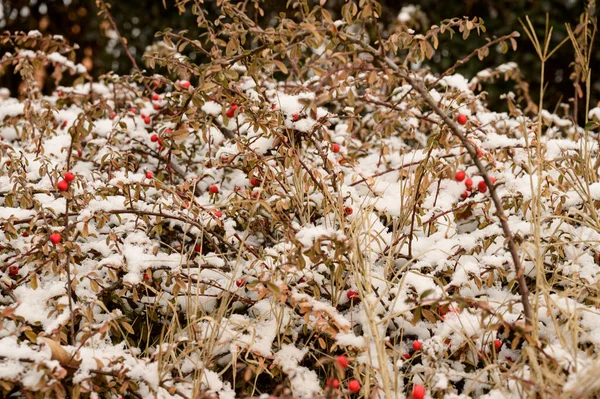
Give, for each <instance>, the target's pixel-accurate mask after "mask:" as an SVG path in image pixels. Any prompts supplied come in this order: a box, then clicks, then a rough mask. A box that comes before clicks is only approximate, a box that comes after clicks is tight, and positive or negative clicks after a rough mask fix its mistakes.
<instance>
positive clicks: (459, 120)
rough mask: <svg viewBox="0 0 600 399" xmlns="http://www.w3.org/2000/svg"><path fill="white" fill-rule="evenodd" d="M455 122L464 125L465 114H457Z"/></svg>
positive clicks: (465, 121)
mask: <svg viewBox="0 0 600 399" xmlns="http://www.w3.org/2000/svg"><path fill="white" fill-rule="evenodd" d="M456 121H457V122H458V123H460V124H461V125H466V124H467V116H466V115H465V114H458V117H457V118H456Z"/></svg>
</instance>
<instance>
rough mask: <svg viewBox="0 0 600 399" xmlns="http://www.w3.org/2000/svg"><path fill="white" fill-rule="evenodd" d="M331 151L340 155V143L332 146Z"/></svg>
mask: <svg viewBox="0 0 600 399" xmlns="http://www.w3.org/2000/svg"><path fill="white" fill-rule="evenodd" d="M331 151H333V152H335V153H338V152H340V145H339V144H338V143H334V144H333V145H332V146H331Z"/></svg>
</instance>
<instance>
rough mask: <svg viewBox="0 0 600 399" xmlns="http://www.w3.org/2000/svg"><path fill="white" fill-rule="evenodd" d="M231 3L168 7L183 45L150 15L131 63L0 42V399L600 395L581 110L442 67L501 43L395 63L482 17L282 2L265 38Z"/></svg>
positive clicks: (40, 42) (515, 76) (24, 37)
mask: <svg viewBox="0 0 600 399" xmlns="http://www.w3.org/2000/svg"><path fill="white" fill-rule="evenodd" d="M181 3H185V2H181ZM248 3H249V2H243V3H240V4H237V3H236V4H234V3H231V2H229V1H225V0H223V1H221V2H220V7H221V15H220V16H219V17H218V18H216V19H214V20H207V19H206V18H205V14H204V12H203V10H202V7H200V4H199V3H194V4H192V5H189V4H188V5H185V4H180V7H186V6H188V7H189V9H190V10H191V12H193V13H194V14H195V15H196V16H197V21H198V24H199V26H200V27H201V29H202V30H203V34H202V36H201V38H200V39H196V38H189V37H186V34H185V32H178V33H175V32H173V31H170V30H166V31H163V32H160V33H159V35H160V37H161V38H162V40H163V41H162V44H161V45H156V46H154V47H153V48H151V49H149V50H148V52H147V53H146V57H145V59H146V63H147V67H148V68H149V71H148V70H144V71H142V70H139V69H138V70H136V71H134V72H133V73H132V74H131V75H129V76H118V75H115V74H112V73H109V74H106V75H103V76H101V77H100V78H99V79H98V80H92V79H91V78H90V77H89V76H88V75H87V73H86V71H85V68H83V67H81V65H78V64H77V63H76V62H74V60H73V59H72V58H73V57H72V52H73V49H74V48H73V47H72V45H70V44H68V43H65V42H64V40H62V39H61V38H60V37H45V36H42V35H40V34H39V33H37V32H29V33H23V32H16V33H5V34H3V35H2V36H1V37H0V41H1V42H2V44H3V45H4V46H11V47H12V48H13V51H12V52H11V53H7V54H5V55H4V56H3V57H2V65H3V66H8V65H10V66H14V67H15V70H16V71H17V73H19V74H20V75H21V76H22V77H23V80H24V82H26V83H27V84H26V88H25V90H24V92H23V96H22V97H21V98H14V97H11V96H10V93H8V92H7V91H6V90H4V91H2V92H1V93H0V94H1V95H2V96H1V99H0V137H1V140H2V141H0V149H1V151H0V157H1V158H0V223H2V226H3V232H2V233H0V238H1V241H0V243H1V244H2V247H1V249H0V260H1V265H0V293H1V296H0V300H1V304H0V310H1V311H2V319H1V320H0V325H1V326H2V329H1V332H0V359H1V360H2V361H1V363H0V390H1V391H2V393H3V395H5V396H10V395H13V394H14V395H18V394H19V393H20V395H22V396H25V397H32V398H35V397H39V398H41V397H57V398H63V397H73V398H78V397H91V398H94V397H111V398H118V397H136V398H146V397H160V398H167V397H173V398H196V397H213V396H214V397H220V398H233V397H236V396H258V395H261V394H269V395H275V396H289V395H293V396H296V397H306V398H310V397H315V396H322V395H326V396H328V397H333V396H351V395H354V396H357V395H358V396H361V397H372V396H376V397H390V398H391V397H405V396H408V395H410V394H411V392H413V390H414V395H415V397H417V395H419V393H420V390H421V389H423V388H424V389H425V390H426V391H427V393H428V394H429V395H431V397H440V398H441V397H444V398H455V397H470V396H473V397H475V396H477V397H479V396H483V395H489V396H488V397H494V395H508V394H509V393H510V392H518V393H519V394H522V395H534V394H537V395H539V396H541V397H554V396H560V395H564V396H572V397H575V396H577V395H589V394H593V393H595V392H597V390H598V384H597V381H596V379H595V377H594V365H596V364H597V362H598V351H597V350H596V348H597V345H598V344H600V340H599V339H598V337H597V334H596V333H595V332H594V329H595V327H596V326H597V325H598V312H597V310H596V309H597V298H598V278H597V268H598V261H599V256H598V252H599V250H598V244H599V237H600V234H599V232H600V221H599V219H598V213H597V209H596V208H597V201H598V200H600V182H598V175H597V168H598V142H597V133H596V132H595V131H594V130H595V129H596V128H597V126H596V125H595V122H594V120H595V119H594V118H596V117H600V112H599V110H598V109H592V110H590V112H589V115H590V118H591V119H592V121H591V122H590V123H589V124H588V125H586V128H585V129H584V128H581V127H578V126H577V125H576V124H574V123H573V122H572V121H571V120H570V119H569V117H568V115H561V114H560V113H550V112H548V111H546V110H544V107H543V100H542V102H541V103H540V104H533V103H532V102H531V100H530V96H529V91H528V87H527V85H526V84H525V83H523V82H522V81H521V78H520V74H519V69H518V67H517V65H516V64H504V65H499V66H498V67H496V68H492V69H486V70H483V71H481V72H480V73H479V74H477V76H476V77H475V78H473V79H471V80H467V79H465V78H464V77H463V76H461V75H458V74H456V73H455V67H456V66H458V65H461V64H462V63H465V62H477V60H476V58H480V59H481V58H483V57H485V56H486V55H487V54H488V53H489V52H490V51H492V50H495V49H496V47H497V46H499V47H500V49H501V50H503V51H509V50H510V49H511V48H515V47H516V41H515V37H516V36H517V35H516V34H511V35H507V36H504V37H501V38H497V39H490V41H489V44H488V45H486V46H484V47H482V48H480V49H479V50H478V51H476V52H474V53H473V54H471V56H469V57H467V59H465V60H457V63H456V64H455V66H454V67H452V68H450V69H449V70H448V71H446V72H445V73H443V74H442V75H441V76H439V75H438V76H434V75H432V74H430V73H428V72H427V71H426V70H413V69H411V68H410V66H411V65H414V63H418V62H419V61H422V60H423V59H427V58H430V57H432V56H433V55H434V53H435V52H436V51H437V50H438V43H439V38H440V37H441V36H444V35H462V37H463V38H464V39H465V40H468V39H469V36H470V35H479V34H481V35H483V34H485V26H484V25H483V21H481V20H480V19H477V18H462V19H461V18H454V19H450V20H447V21H444V22H443V23H442V24H440V25H439V26H433V27H431V29H430V30H429V31H428V33H427V34H425V35H421V34H415V33H414V32H413V31H411V30H410V29H408V28H407V27H406V26H403V25H397V26H394V27H393V28H392V29H390V30H379V28H380V26H379V25H378V23H377V22H378V18H379V17H380V14H381V8H380V5H379V4H378V3H377V2H375V1H371V0H361V1H360V2H359V3H353V2H349V3H347V4H346V5H345V6H344V8H343V11H342V17H341V19H339V20H334V19H333V18H332V17H331V15H330V14H329V12H328V11H327V10H326V9H325V8H322V7H320V6H318V5H314V6H309V5H308V4H307V3H306V2H305V1H297V2H291V1H290V4H289V7H290V9H292V10H293V11H294V12H295V13H296V14H297V15H296V16H295V18H294V19H287V18H281V19H280V20H278V21H277V23H276V24H274V25H273V26H272V27H269V28H261V27H260V26H259V25H257V24H256V23H255V22H254V20H253V18H251V17H250V15H253V13H259V14H260V13H261V12H262V10H261V9H260V7H259V6H260V5H259V3H258V2H256V3H254V2H250V4H248ZM321 3H324V2H321ZM245 7H249V8H248V9H246V8H245ZM105 11H106V9H105ZM586 16H587V17H588V18H587V19H586V18H582V19H581V22H580V25H579V26H578V27H577V29H575V28H574V29H573V31H574V33H573V42H574V43H575V44H574V45H575V46H577V44H576V43H579V44H578V45H579V47H578V48H579V50H580V51H583V50H585V40H583V39H582V38H584V37H586V35H590V34H591V32H593V29H594V24H595V22H594V21H593V19H591V18H590V17H589V16H590V14H586ZM207 43H208V45H207ZM184 48H188V49H189V48H192V49H193V50H194V51H196V52H199V53H201V54H202V55H203V56H205V57H207V58H209V59H210V62H207V63H203V64H199V65H198V64H194V63H193V62H191V61H190V59H189V58H187V57H185V56H183V55H182V54H181V51H183V49H184ZM584 67H585V65H584V64H582V68H583V69H582V70H585V68H584ZM40 68H50V69H51V70H52V76H53V77H54V79H56V81H57V82H58V84H59V87H58V90H57V91H56V92H54V93H52V94H51V95H43V94H42V93H41V92H40V90H39V88H38V87H37V85H36V79H35V74H36V71H39V70H40ZM155 70H167V71H168V73H165V74H158V73H154V72H153V71H155ZM63 74H70V75H73V77H74V78H75V83H74V84H73V85H69V86H61V85H60V81H61V79H62V76H63ZM505 80H506V81H512V82H514V91H513V92H509V93H506V94H505V95H504V96H503V99H504V100H505V102H506V104H508V109H509V112H495V111H493V110H490V109H489V108H488V107H487V106H486V102H485V98H486V92H485V91H484V90H485V88H486V87H488V86H490V85H493V84H494V83H495V82H497V81H505ZM588 89H589V87H588ZM539 105H541V106H539ZM454 120H456V121H457V122H458V123H456V122H454ZM460 171H464V172H465V173H464V175H463V174H462V173H457V172H460ZM69 173H71V174H69ZM496 204H501V205H502V211H500V210H499V209H498V208H497V207H496ZM498 216H500V217H501V218H504V221H505V222H506V223H505V224H501V223H500V221H499V219H498ZM505 226H508V227H507V228H504V227H505ZM511 245H513V246H514V247H515V248H516V249H517V252H516V253H511V251H510V250H509V249H510V248H512V247H511ZM515 255H516V256H515ZM527 291H530V294H529V298H527V297H526V296H525V295H524V293H527ZM527 307H531V308H532V310H533V311H532V312H531V313H530V314H528V311H527V310H526V308H527Z"/></svg>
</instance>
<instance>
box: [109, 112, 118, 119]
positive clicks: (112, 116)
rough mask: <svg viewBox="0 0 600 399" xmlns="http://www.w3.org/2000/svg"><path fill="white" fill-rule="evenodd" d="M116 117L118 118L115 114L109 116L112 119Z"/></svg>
mask: <svg viewBox="0 0 600 399" xmlns="http://www.w3.org/2000/svg"><path fill="white" fill-rule="evenodd" d="M116 117H117V114H115V113H114V112H111V113H110V116H109V118H110V119H115V118H116Z"/></svg>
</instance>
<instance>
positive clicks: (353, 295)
mask: <svg viewBox="0 0 600 399" xmlns="http://www.w3.org/2000/svg"><path fill="white" fill-rule="evenodd" d="M346 297H348V299H349V300H351V301H353V300H355V299H358V292H356V291H348V292H347V293H346Z"/></svg>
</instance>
